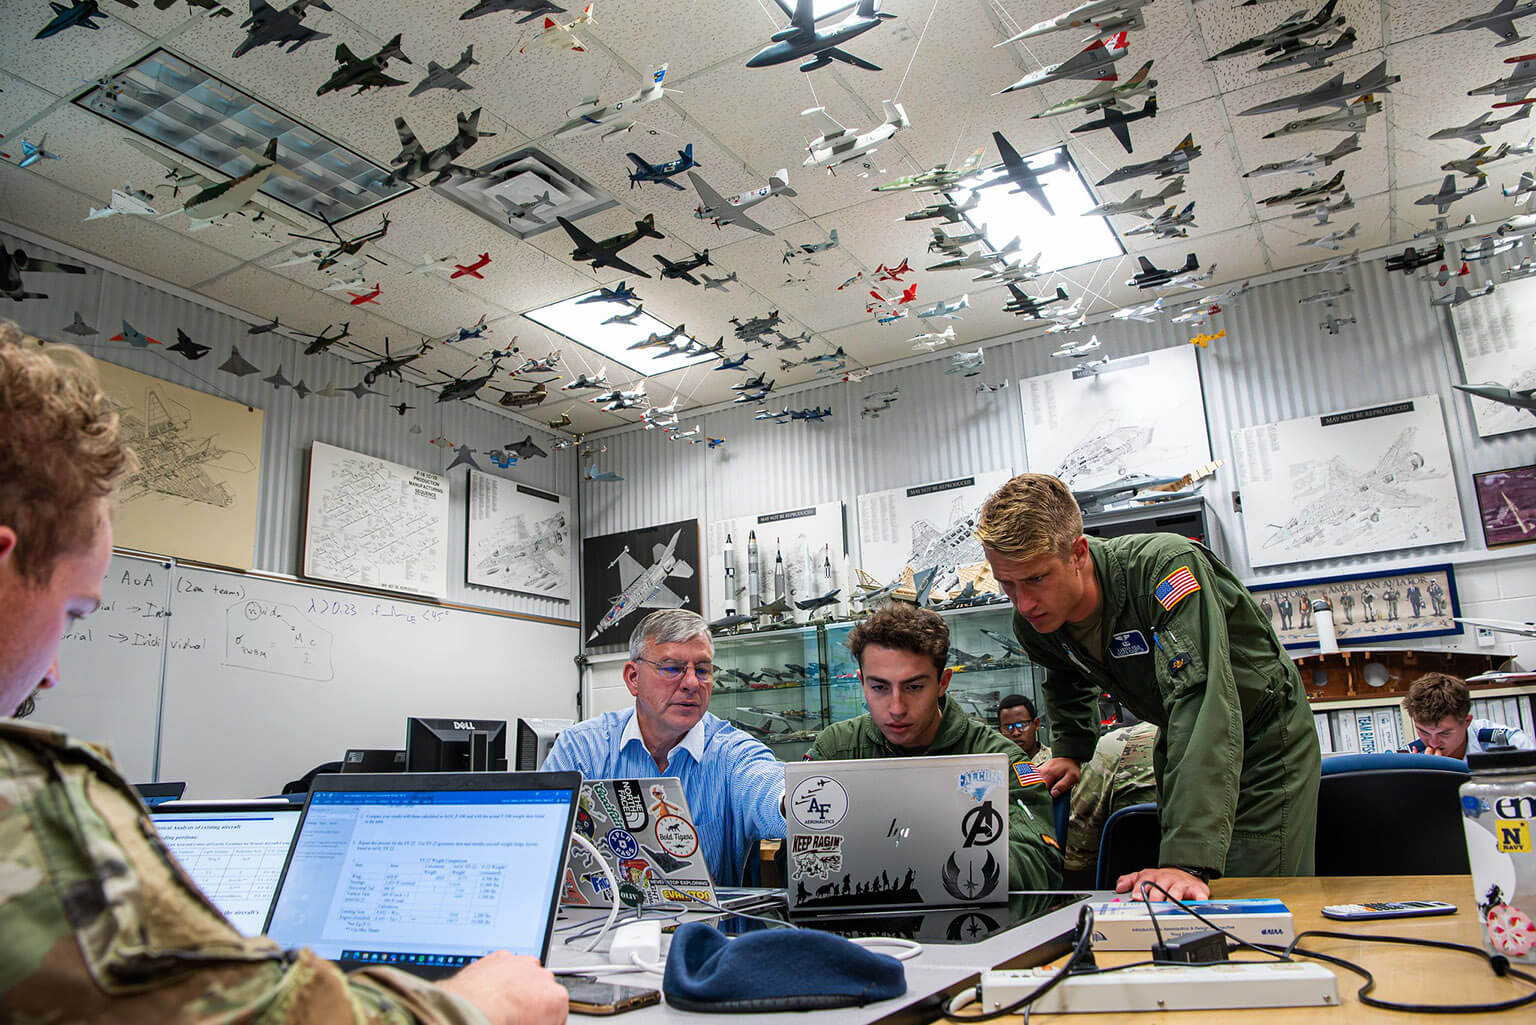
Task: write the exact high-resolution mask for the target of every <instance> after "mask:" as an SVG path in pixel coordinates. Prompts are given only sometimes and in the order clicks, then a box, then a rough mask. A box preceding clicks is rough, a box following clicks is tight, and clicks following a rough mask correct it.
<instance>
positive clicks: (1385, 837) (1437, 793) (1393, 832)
mask: <svg viewBox="0 0 1536 1025" xmlns="http://www.w3.org/2000/svg"><path fill="white" fill-rule="evenodd" d="M1467 778H1468V772H1467V764H1466V762H1463V761H1461V760H1459V759H1455V758H1441V757H1439V756H1438V755H1424V754H1395V753H1391V752H1385V753H1381V754H1351V755H1337V756H1333V757H1329V758H1324V759H1323V778H1322V784H1321V787H1320V788H1319V790H1318V795H1317V874H1318V875H1320V876H1372V875H1394V876H1395V875H1463V874H1465V873H1467V872H1469V871H1471V869H1470V867H1469V865H1468V861H1467V841H1466V834H1465V832H1464V830H1463V828H1462V824H1461V794H1460V789H1461V785H1462V784H1463V783H1465V782H1466V781H1467Z"/></svg>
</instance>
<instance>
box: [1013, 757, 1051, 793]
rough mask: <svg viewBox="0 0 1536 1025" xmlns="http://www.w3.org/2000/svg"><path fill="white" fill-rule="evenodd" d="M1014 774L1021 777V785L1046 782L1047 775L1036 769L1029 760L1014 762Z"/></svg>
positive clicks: (1026, 785) (1028, 785)
mask: <svg viewBox="0 0 1536 1025" xmlns="http://www.w3.org/2000/svg"><path fill="white" fill-rule="evenodd" d="M1013 774H1014V775H1015V776H1017V777H1019V786H1021V787H1032V786H1035V785H1036V784H1039V783H1044V782H1045V777H1044V776H1042V775H1040V774H1039V773H1038V772H1036V771H1035V767H1034V766H1033V765H1031V764H1029V763H1028V762H1014V763H1013Z"/></svg>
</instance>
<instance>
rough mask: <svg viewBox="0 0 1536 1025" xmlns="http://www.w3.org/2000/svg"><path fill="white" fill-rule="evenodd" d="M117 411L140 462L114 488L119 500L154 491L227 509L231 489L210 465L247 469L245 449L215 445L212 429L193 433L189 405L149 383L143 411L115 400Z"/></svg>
mask: <svg viewBox="0 0 1536 1025" xmlns="http://www.w3.org/2000/svg"><path fill="white" fill-rule="evenodd" d="M114 405H117V404H116V403H114ZM118 415H119V417H120V422H121V429H122V436H123V440H124V441H125V442H127V443H128V444H130V445H132V446H133V450H134V454H135V455H137V456H138V458H139V464H140V465H139V470H138V472H137V473H134V474H133V475H131V476H129V477H127V478H125V479H124V481H123V483H122V485H121V486H120V487H119V488H118V500H119V501H121V502H123V503H129V502H136V501H138V500H140V499H142V498H144V497H146V496H148V495H151V494H158V495H166V496H169V497H172V498H180V499H185V500H186V501H189V502H196V503H198V504H199V505H210V506H214V507H216V508H220V509H227V508H228V507H229V506H230V505H232V504H233V503H234V500H235V498H234V495H233V493H232V492H231V491H230V490H229V486H228V485H227V484H226V483H225V482H223V481H220V480H215V479H214V478H213V477H212V476H210V473H209V470H210V469H211V468H212V469H217V470H222V471H224V472H225V473H244V474H248V473H250V472H252V471H253V470H255V468H256V467H255V465H254V464H253V463H252V462H251V460H250V458H249V457H247V456H245V455H244V454H242V453H239V452H231V451H229V450H226V449H221V448H219V447H218V446H217V445H216V444H215V442H216V440H217V436H216V435H209V436H207V437H203V438H193V437H191V436H190V435H191V433H192V419H191V416H190V414H189V413H188V412H187V410H185V409H183V408H182V407H180V406H177V405H176V404H175V403H174V402H171V401H170V400H167V399H165V398H163V397H162V396H161V395H160V393H159V392H158V391H157V390H156V389H155V388H153V387H151V388H149V389H147V390H146V391H145V395H144V406H143V409H142V412H141V411H140V409H138V408H136V407H128V406H121V405H119V406H118Z"/></svg>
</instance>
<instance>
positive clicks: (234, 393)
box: [0, 229, 579, 620]
mask: <svg viewBox="0 0 1536 1025" xmlns="http://www.w3.org/2000/svg"><path fill="white" fill-rule="evenodd" d="M9 230H10V229H8V230H7V233H6V234H0V239H3V240H4V242H5V243H6V245H7V246H9V247H12V248H14V247H15V246H16V245H17V244H18V235H12V234H9ZM20 235H21V236H22V237H24V239H25V240H24V241H21V242H19V244H22V245H24V246H25V248H26V251H27V253H28V255H30V256H37V257H39V258H42V259H60V260H66V261H71V262H75V263H80V264H84V265H86V266H87V267H99V266H100V262H99V261H93V260H92V259H91V258H90V257H89V256H88V255H86V254H83V253H78V252H74V251H69V252H61V251H57V250H51V249H49V248H47V247H46V246H43V245H39V244H37V240H36V239H35V238H33V237H31V236H30V235H27V234H26V233H20ZM130 275H131V272H122V273H119V272H117V271H116V270H105V269H104V270H102V271H101V272H100V273H95V272H94V271H93V273H92V274H90V275H89V276H88V277H83V278H82V277H72V276H67V275H61V274H39V275H37V276H36V277H35V278H33V277H30V276H29V278H28V280H27V284H28V287H29V288H31V289H32V290H34V291H42V292H46V293H47V294H48V295H49V298H47V299H36V300H27V301H25V302H21V303H16V302H10V301H6V302H4V305H3V306H0V315H3V316H5V317H8V318H11V319H13V320H15V321H16V322H17V323H19V324H20V325H21V326H22V327H23V328H24V329H26V330H27V331H28V332H30V333H32V334H36V335H38V336H39V337H41V338H47V339H53V340H59V341H67V342H71V343H75V344H78V345H80V347H81V348H83V349H85V350H86V351H87V352H89V353H90V354H91V355H93V356H95V357H97V358H99V359H103V360H107V361H109V362H112V363H116V364H119V365H121V366H125V367H128V368H130V369H133V370H138V371H140V372H142V373H146V374H150V375H153V376H155V377H158V378H161V379H163V380H166V381H171V382H173V383H175V384H180V385H184V386H186V387H188V388H194V389H196V390H198V391H202V392H208V393H210V394H214V395H219V396H222V397H224V398H227V399H231V400H233V401H236V402H244V403H247V404H249V405H252V406H256V407H257V408H260V409H261V410H263V412H264V413H265V416H264V417H263V429H262V465H261V495H260V505H259V508H258V512H257V520H256V531H257V536H256V551H255V565H254V567H252V568H254V569H258V570H262V571H265V572H269V573H284V574H289V575H294V576H297V575H298V573H299V568H300V556H301V554H302V547H303V539H302V537H301V535H300V529H301V525H302V523H303V521H304V494H305V474H306V465H307V454H308V450H309V445H310V443H311V442H314V441H320V442H325V443H326V444H329V445H337V446H340V447H341V448H346V449H351V450H353V451H357V452H364V453H367V454H368V455H371V456H376V457H378V458H381V459H388V460H390V461H392V462H397V463H402V464H404V465H407V466H415V467H420V468H422V469H426V470H431V471H433V472H434V473H443V472H444V468H445V467H446V466H447V465H448V463H449V462H450V461H452V459H453V455H454V453H453V451H452V449H449V448H445V447H441V446H435V445H432V444H429V442H430V441H431V439H433V438H438V437H443V438H450V439H452V440H453V441H454V442H456V443H458V444H464V445H469V446H471V447H472V448H474V449H476V450H477V451H479V450H485V449H491V448H500V447H501V446H503V445H505V444H506V443H507V442H509V441H518V440H521V439H522V438H523V437H524V436H525V435H527V434H528V433H530V431H531V433H532V434H533V437H534V441H535V442H537V443H538V444H539V445H540V446H541V447H543V448H544V449H546V450H547V451H549V452H550V457H549V458H548V459H532V460H522V461H519V462H518V463H517V464H516V465H515V466H513V467H511V468H509V469H507V470H501V469H499V468H498V467H496V466H494V465H492V464H491V462H490V460H489V459H487V458H485V457H484V456H483V455H482V456H477V461H478V462H479V464H480V466H481V468H482V469H484V470H485V471H486V472H487V473H493V474H496V475H498V476H501V477H504V478H507V479H509V480H516V481H519V482H521V483H524V484H528V485H530V486H532V487H536V488H542V489H544V490H547V491H554V492H558V493H561V494H565V495H570V496H571V497H572V498H573V499H574V498H575V497H576V481H577V477H578V473H577V467H576V456H575V450H574V449H573V448H571V449H566V450H564V451H560V452H557V451H554V450H553V448H552V447H551V443H552V442H553V440H554V436H553V435H551V434H550V433H549V432H548V431H541V430H539V429H537V428H530V427H527V426H525V425H523V424H520V423H518V422H515V421H512V420H509V419H508V418H506V417H503V416H500V415H498V414H496V413H493V412H491V411H489V410H487V409H481V408H477V407H475V406H473V405H470V404H467V403H460V402H447V403H439V402H437V401H436V394H435V393H434V392H430V391H427V390H425V389H422V388H418V387H415V386H413V385H409V384H401V383H400V382H398V381H384V382H380V383H378V384H375V385H374V387H375V388H377V389H378V390H380V391H382V392H384V396H373V395H370V396H367V397H365V398H363V399H361V400H359V399H356V398H354V397H353V396H351V395H342V396H340V397H338V398H325V397H322V396H316V395H310V396H309V397H307V398H304V399H301V398H299V396H298V394H297V393H296V392H294V391H293V390H292V389H289V388H283V389H275V388H274V387H273V386H272V385H270V384H267V383H265V382H263V381H262V378H263V377H265V376H267V375H268V374H270V373H271V372H272V371H273V369H275V368H277V367H278V366H279V364H281V367H282V370H283V373H284V375H285V376H287V377H288V378H289V379H290V380H293V381H298V380H299V379H301V378H302V379H303V380H304V381H305V382H306V383H307V385H308V386H309V387H310V388H311V389H315V390H318V389H320V388H322V387H324V386H325V385H327V384H335V385H338V386H351V385H352V384H355V383H356V382H357V381H358V380H360V379H361V376H362V372H363V371H362V369H361V368H358V367H354V366H352V365H350V364H349V363H347V362H346V361H345V360H343V359H342V358H341V357H339V356H335V355H330V354H324V355H319V356H304V355H302V348H303V346H302V343H300V342H295V341H294V340H293V339H291V338H287V337H285V336H282V335H280V334H275V333H272V334H262V335H252V334H250V333H249V330H248V329H249V323H248V322H247V321H243V320H240V319H237V318H236V317H234V316H232V315H231V314H230V313H229V312H225V311H222V310H216V309H212V308H210V307H209V306H207V305H204V304H202V303H199V302H194V301H192V300H190V299H189V298H187V297H185V295H184V294H182V293H180V290H178V289H175V288H174V287H173V286H169V285H165V284H164V283H159V282H152V281H149V280H147V279H144V278H142V277H139V276H137V275H131V276H130ZM76 310H78V311H79V312H80V313H81V314H82V315H83V316H84V317H85V319H86V321H87V322H88V323H89V324H91V325H93V326H95V327H96V328H98V329H99V334H98V335H97V336H96V337H95V338H78V337H75V336H73V335H69V334H64V333H62V332H61V330H60V329H61V328H62V327H63V326H64V325H66V324H69V323H70V322H71V320H72V319H73V317H74V314H75V311H76ZM340 310H341V307H338V311H340ZM263 312H267V311H263ZM270 312H272V313H277V314H279V315H281V308H280V305H279V306H276V307H274V309H273V310H272V311H270ZM344 319H345V313H344V312H339V313H338V322H339V321H340V320H344ZM123 320H127V321H129V322H130V323H132V324H133V325H134V326H135V327H137V328H138V329H140V330H141V331H144V332H145V333H147V334H150V335H151V336H153V337H155V338H158V339H161V340H163V341H165V342H166V343H167V344H171V343H174V341H175V338H176V329H177V328H181V329H182V330H184V331H185V332H186V333H187V334H188V336H190V337H191V338H192V339H193V340H194V341H197V342H201V343H202V344H204V345H212V346H213V347H214V351H213V352H212V353H210V354H209V355H208V356H206V357H204V358H203V359H202V360H199V361H198V362H195V363H193V362H188V361H187V360H184V359H182V358H181V357H180V356H176V355H170V354H167V353H164V352H161V351H159V347H153V348H151V349H149V350H138V349H133V348H130V347H129V346H128V345H126V344H124V343H122V342H111V341H107V339H108V338H110V337H111V336H112V335H114V334H116V333H118V331H119V329H120V325H121V322H122V321H123ZM232 344H233V345H235V346H238V347H239V349H240V354H241V355H242V356H244V357H245V358H246V359H248V360H250V361H251V362H252V363H254V364H255V365H257V366H259V367H261V368H262V373H261V374H252V375H250V376H247V377H236V376H234V375H233V374H228V373H224V372H222V371H220V370H218V369H217V368H218V365H219V364H220V363H221V362H223V360H224V359H225V358H226V357H227V356H228V354H229V351H230V346H231V345H232ZM386 396H387V397H386ZM391 402H406V403H409V404H410V405H412V406H414V407H416V408H415V409H414V410H411V411H409V412H408V413H407V415H405V416H400V415H398V414H397V413H396V412H395V411H394V410H393V409H391V408H389V404H390V403H391ZM413 427H419V428H420V430H419V432H415V433H413V431H412V428H413ZM448 476H449V478H450V489H449V495H450V503H451V515H450V518H449V523H450V531H449V579H448V600H449V601H451V602H456V603H461V604H465V605H474V606H480V607H483V608H490V609H499V610H505V611H510V612H519V613H525V614H528V615H536V616H547V617H550V618H554V619H562V620H570V619H575V618H579V617H578V616H577V615H576V613H575V612H574V611H573V610H574V607H575V606H574V605H573V604H572V603H568V602H563V601H555V600H553V599H549V598H538V597H533V596H529V595H520V594H511V593H509V592H506V591H498V590H495V589H492V588H485V587H471V586H469V585H467V584H466V583H465V582H464V552H465V539H466V538H465V535H466V532H467V521H466V515H467V514H466V509H467V502H468V490H469V485H468V474H467V472H466V471H465V470H463V469H460V468H455V469H454V471H453V472H452V473H451V474H449V475H448ZM575 547H576V546H574V545H573V546H572V555H571V561H572V573H573V575H574V574H575V572H576V563H577V554H576V551H575ZM165 554H170V555H175V554H176V553H175V552H169V553H165ZM236 568H243V567H236Z"/></svg>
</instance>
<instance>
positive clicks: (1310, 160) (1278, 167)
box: [1243, 132, 1360, 178]
mask: <svg viewBox="0 0 1536 1025" xmlns="http://www.w3.org/2000/svg"><path fill="white" fill-rule="evenodd" d="M1359 150H1360V135H1359V133H1358V132H1357V133H1355V134H1354V135H1351V136H1350V137H1349V138H1347V139H1345V140H1344V141H1343V142H1341V143H1339V144H1338V145H1337V146H1335V147H1334V148H1333V149H1331V150H1329V151H1328V152H1327V153H1322V154H1318V153H1308V154H1307V155H1306V156H1304V157H1293V158H1292V159H1290V160H1277V161H1275V162H1274V163H1269V164H1260V165H1259V166H1258V167H1255V168H1254V169H1253V170H1252V171H1248V172H1246V173H1244V175H1243V177H1244V178H1268V177H1270V176H1271V175H1276V174H1305V175H1311V176H1313V177H1316V176H1317V172H1319V171H1321V170H1323V169H1324V168H1327V167H1332V166H1333V162H1334V161H1335V160H1339V159H1341V158H1342V157H1346V156H1348V155H1349V154H1351V153H1356V152H1359Z"/></svg>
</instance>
